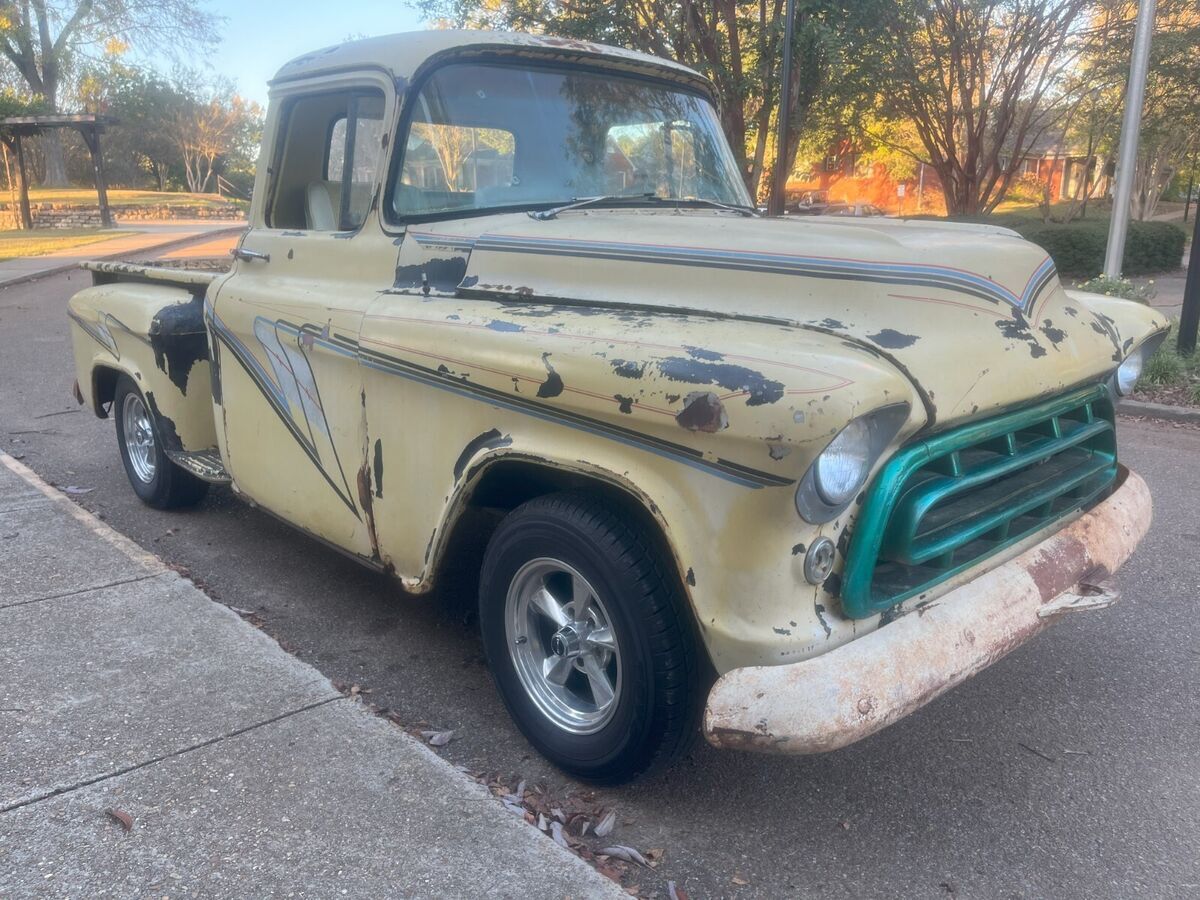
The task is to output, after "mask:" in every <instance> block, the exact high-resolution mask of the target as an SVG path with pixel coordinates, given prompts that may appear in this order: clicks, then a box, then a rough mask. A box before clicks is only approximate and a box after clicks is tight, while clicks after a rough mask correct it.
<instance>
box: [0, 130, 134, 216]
mask: <svg viewBox="0 0 1200 900" xmlns="http://www.w3.org/2000/svg"><path fill="white" fill-rule="evenodd" d="M116 121H117V120H116V119H114V118H111V117H110V116H96V115H91V114H84V115H75V116H60V115H52V116H13V117H11V118H8V119H0V141H3V142H4V145H5V146H6V147H8V149H9V150H11V151H12V153H13V155H14V156H15V157H16V158H17V191H18V194H19V195H20V203H21V227H22V228H24V229H27V230H28V229H32V228H33V214H32V213H31V212H30V211H29V176H28V174H27V173H26V171H25V149H24V147H23V146H22V143H21V141H22V139H23V138H27V137H33V136H34V135H38V134H41V133H42V132H44V131H47V130H49V129H51V128H73V129H75V130H76V131H78V132H79V135H80V137H82V138H83V142H84V143H85V144H87V148H88V152H89V153H91V155H92V171H93V172H94V173H95V176H96V195H97V196H98V197H99V199H100V223H101V225H103V226H104V227H105V228H112V224H113V220H112V211H111V210H110V209H109V207H108V184H107V182H105V180H104V157H103V156H102V155H101V153H100V133H101V132H102V131H104V129H105V127H106V126H108V125H114V124H116Z"/></svg>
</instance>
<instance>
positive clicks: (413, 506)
mask: <svg viewBox="0 0 1200 900" xmlns="http://www.w3.org/2000/svg"><path fill="white" fill-rule="evenodd" d="M419 309H420V311H422V312H424V311H425V310H430V311H434V310H436V309H437V308H436V307H434V306H433V305H432V304H430V305H424V306H422V307H419ZM443 309H444V311H445V313H447V314H448V316H447V319H448V321H449V322H451V323H453V325H452V326H451V327H450V328H449V329H443V328H441V327H430V329H429V331H428V334H429V338H428V343H425V340H426V339H425V337H424V335H425V334H426V329H425V328H424V327H421V326H415V327H414V321H413V318H412V317H406V318H405V320H404V325H405V332H404V335H403V344H404V348H403V349H404V350H405V352H406V353H407V354H411V356H410V357H408V358H412V359H416V360H421V361H422V363H423V371H422V372H421V373H420V377H421V379H422V381H423V383H424V385H425V386H424V387H423V388H421V389H420V390H417V389H416V388H415V387H413V386H412V379H411V378H408V377H406V378H404V379H402V380H401V381H399V382H393V381H391V380H388V381H385V380H384V379H383V378H382V377H380V378H378V379H376V377H375V376H374V375H372V374H369V375H368V379H369V381H368V387H369V390H368V398H371V397H375V398H380V397H382V396H384V395H383V394H381V393H379V392H381V391H391V392H392V393H391V394H390V395H388V396H389V399H388V400H387V402H386V403H383V402H380V401H379V400H371V399H369V400H368V405H369V413H368V430H369V432H370V433H371V434H372V436H373V437H372V440H374V439H375V436H377V435H383V437H382V447H383V454H384V456H385V457H386V458H388V459H390V458H391V457H392V455H394V453H395V452H396V451H394V450H391V449H390V448H391V447H393V446H397V445H396V439H397V438H398V436H399V431H400V429H403V430H405V431H407V432H409V433H411V429H412V428H413V427H415V426H417V425H418V423H420V424H421V425H426V423H427V427H428V428H429V429H430V431H429V433H430V434H431V435H432V434H436V436H437V437H436V443H437V444H438V445H439V447H440V448H441V452H440V453H439V454H438V455H439V456H440V457H441V458H442V459H441V461H440V463H439V462H437V461H435V462H434V464H433V465H432V467H431V469H430V471H432V472H433V478H431V479H430V482H431V483H429V484H422V485H414V486H413V489H412V490H410V491H408V492H406V495H405V503H404V504H403V507H402V508H396V511H395V512H391V511H389V510H388V509H387V508H388V507H390V506H391V500H390V497H389V495H388V493H387V491H386V490H385V491H384V495H383V497H382V501H383V502H382V504H380V503H377V505H376V511H377V516H380V517H382V519H383V520H384V521H383V523H382V524H380V525H379V527H380V533H381V535H386V534H394V535H400V534H404V535H408V536H409V538H408V541H404V542H401V541H386V540H383V539H381V543H386V544H387V545H388V546H386V547H384V555H385V556H388V555H389V551H390V550H393V549H394V550H396V551H397V555H394V556H392V557H391V561H392V562H394V564H395V566H396V569H397V571H398V573H399V574H401V576H402V577H403V578H404V581H405V584H406V586H407V587H408V588H409V589H412V590H417V591H422V590H427V589H428V587H429V585H430V583H431V580H432V578H433V573H434V572H435V571H437V570H438V568H439V566H440V563H441V562H442V557H443V555H444V552H445V548H446V545H447V542H448V538H449V535H450V534H451V533H452V532H453V529H454V525H455V523H456V522H457V520H458V518H459V516H461V514H462V512H463V511H464V510H465V509H466V508H467V507H468V506H469V505H470V502H471V495H472V492H473V491H474V490H475V488H476V486H477V485H478V484H479V483H480V481H481V480H483V479H484V478H485V477H486V475H487V473H488V471H489V469H490V468H491V467H492V466H494V465H497V464H500V463H503V462H504V461H514V460H520V461H522V462H524V463H527V464H529V465H536V466H541V467H544V468H545V469H546V470H547V471H548V472H550V473H553V475H554V476H556V479H557V480H556V479H548V480H550V481H552V482H554V483H560V481H561V477H560V476H564V475H565V476H569V477H570V478H574V479H578V480H586V481H601V482H604V483H606V484H609V485H612V486H614V487H615V488H617V489H620V490H621V491H623V492H624V493H625V494H627V495H629V496H630V497H633V498H635V499H636V500H637V501H638V502H639V503H640V504H641V505H642V506H643V507H644V508H645V509H646V510H648V512H649V514H650V515H651V516H652V517H653V519H654V521H655V522H656V523H657V524H658V525H659V527H660V529H661V531H662V533H663V536H664V539H665V542H666V544H667V546H668V547H669V548H670V552H671V555H672V557H673V561H674V564H675V567H676V570H677V572H678V575H679V580H680V583H681V584H682V585H683V588H684V590H685V592H686V594H687V596H688V599H689V601H690V604H691V607H692V610H693V612H694V614H695V618H696V622H697V624H698V626H699V631H700V633H701V635H702V637H703V640H704V642H705V645H706V647H707V649H708V651H709V655H710V657H711V659H712V661H713V663H714V665H715V666H716V668H717V670H718V671H726V670H728V669H730V668H735V667H737V666H741V665H751V664H754V665H765V664H770V663H778V662H789V661H796V660H799V659H804V658H807V657H809V656H812V655H815V654H817V653H820V652H823V651H824V650H826V649H830V648H832V647H834V646H837V645H838V644H840V643H843V642H845V641H848V640H851V639H852V638H853V637H854V636H855V635H856V634H860V633H862V632H863V631H864V630H869V629H870V628H872V627H873V626H874V623H873V622H872V621H871V620H859V621H850V620H845V619H842V618H841V617H840V616H838V615H837V614H836V610H837V600H836V597H835V596H833V594H831V593H827V592H826V591H825V590H824V589H823V588H822V587H819V586H815V585H812V584H809V583H808V582H807V581H806V580H805V578H804V575H803V561H804V552H805V548H806V547H807V546H809V545H811V543H812V542H813V541H814V540H815V539H816V538H817V537H818V536H820V535H826V536H829V537H830V538H831V539H832V540H833V541H834V542H835V543H837V542H838V540H839V538H840V536H841V535H842V533H843V532H844V531H845V530H846V527H847V525H848V523H849V521H850V519H851V514H850V513H849V512H848V513H847V514H846V515H842V516H840V517H838V519H837V520H835V521H833V522H829V523H826V524H824V525H820V526H814V525H811V524H809V523H807V522H805V521H804V520H803V519H802V518H801V517H800V516H799V514H798V513H797V511H796V505H795V492H796V488H797V485H798V483H799V480H800V479H801V477H802V476H803V474H804V473H805V472H806V471H807V469H808V467H809V465H810V464H811V462H812V460H813V459H814V458H815V456H816V455H817V454H818V453H819V452H820V451H821V450H822V449H824V447H825V446H826V444H827V443H828V442H829V441H830V440H831V439H832V438H833V437H834V436H835V435H836V434H837V432H838V431H839V430H840V429H841V428H842V427H843V426H844V425H845V424H846V422H848V421H849V420H850V419H851V418H854V417H855V416H858V415H862V414H864V413H866V412H869V411H871V410H872V409H875V408H878V407H880V406H884V405H890V404H895V403H907V404H909V406H910V409H911V413H910V418H909V420H908V421H907V422H906V423H905V425H904V427H903V428H902V429H901V431H900V433H899V434H897V436H896V437H895V439H894V442H893V445H892V446H891V447H889V448H888V450H887V451H885V453H884V457H886V455H887V454H888V452H890V451H891V450H892V449H894V447H895V446H898V445H899V443H900V442H902V441H904V440H905V439H907V438H908V437H910V436H911V435H912V434H913V433H914V432H915V431H916V430H918V429H919V428H920V427H921V426H922V425H923V424H924V422H925V416H924V411H923V407H922V405H921V403H920V401H919V399H918V398H917V396H916V393H915V390H914V389H913V387H912V385H911V384H910V383H909V382H908V381H907V380H906V379H905V378H904V376H902V375H901V374H900V373H899V372H898V371H897V370H896V369H894V368H893V367H892V366H891V364H890V363H888V362H887V361H886V360H883V359H882V358H880V357H879V356H878V355H876V354H874V353H872V352H871V351H869V350H867V349H864V348H862V347H859V346H857V345H854V344H852V343H850V342H846V341H843V340H841V339H840V338H837V337H833V336H829V335H824V334H817V333H813V332H810V331H807V330H802V329H796V328H781V327H779V326H775V325H765V324H763V323H744V322H737V323H734V322H727V321H725V322H723V321H720V320H713V319H701V318H697V317H692V318H686V319H681V318H680V317H677V316H672V317H670V319H669V321H667V317H662V318H659V319H657V320H655V319H654V318H653V317H649V316H646V317H641V316H639V317H636V318H635V319H634V320H633V321H632V322H631V321H628V319H629V318H630V317H621V316H618V315H611V316H609V315H600V314H597V313H595V312H591V311H588V313H576V312H572V311H569V310H567V309H565V308H558V309H555V310H554V311H553V313H552V314H551V315H552V316H553V317H552V318H551V316H545V315H543V316H541V317H538V316H535V315H534V314H533V313H534V311H535V310H536V308H525V309H523V310H521V311H520V312H516V311H514V313H515V314H510V315H511V318H510V319H499V318H496V317H493V318H490V319H484V320H482V321H480V322H473V321H471V320H469V319H467V317H466V315H464V313H466V312H467V311H468V308H467V307H462V306H460V307H457V308H454V307H443ZM439 311H440V310H439ZM522 313H526V314H527V315H522ZM539 318H540V319H541V322H539V321H538V319H539ZM623 318H624V320H623ZM546 319H550V322H547V323H546V324H545V325H543V324H542V322H545V320H546ZM526 322H528V323H529V325H528V326H525V327H522V326H523V325H524V323H526ZM460 323H465V324H460ZM509 323H512V324H509ZM535 323H536V324H535ZM667 324H669V325H670V329H669V331H668V329H667V328H666V327H665V326H666V325H667ZM439 325H440V323H439ZM431 326H432V323H431ZM455 329H461V330H459V331H455ZM535 329H536V330H535ZM577 329H578V330H577ZM444 330H445V331H452V332H453V333H454V334H455V335H456V336H455V337H454V338H452V339H451V338H448V336H447V335H446V334H445V333H444ZM668 334H669V335H670V337H667V335H668ZM373 340H374V341H375V343H376V344H379V345H382V346H387V347H389V348H391V349H389V360H385V359H384V357H383V356H382V354H380V355H379V356H378V361H377V365H378V367H379V368H377V369H376V371H382V370H383V367H384V366H385V365H386V366H389V367H394V368H395V370H396V371H397V372H400V371H401V369H402V367H403V366H404V365H407V363H406V362H405V361H404V360H403V359H401V358H400V357H399V354H398V353H396V351H397V350H399V349H400V348H399V346H398V345H399V344H400V343H401V340H400V339H399V332H398V330H397V338H396V339H392V338H383V337H375V338H373ZM674 340H678V341H679V345H677V346H671V345H670V343H671V342H672V341H674ZM385 341H386V344H385ZM451 346H452V348H453V349H452V350H451V349H447V348H449V347H451ZM546 347H550V348H552V350H551V351H547V350H546V349H545V348H546ZM781 348H783V349H782V351H781ZM391 355H395V356H396V357H397V359H396V360H394V361H390V356H391ZM435 356H436V357H440V358H441V362H440V365H441V367H442V368H443V369H444V370H445V371H441V372H439V370H438V369H436V368H434V367H433V365H431V364H430V362H429V360H430V358H431V357H435ZM450 357H452V358H450ZM689 361H694V362H695V363H697V365H695V366H690V365H689V364H688V363H689ZM438 364H439V363H438V360H437V359H434V365H438ZM430 369H432V370H433V371H429V370H430ZM435 373H439V374H440V376H441V378H440V379H438V378H437V377H435ZM405 374H406V375H407V371H406V372H405ZM442 380H444V382H445V391H446V393H443V394H441V395H440V398H439V394H438V392H436V391H431V390H429V386H430V385H431V384H432V383H439V384H440V382H441V381H442ZM722 382H724V384H722ZM546 384H549V385H550V387H549V388H546V387H544V386H545V385H546ZM742 385H745V387H742ZM739 388H741V389H739ZM476 396H479V397H483V398H485V400H486V402H484V403H478V402H469V401H471V400H474V399H475V398H476ZM697 398H701V399H697ZM626 401H629V402H626ZM714 401H715V403H714ZM699 402H704V403H705V404H706V405H705V407H704V408H703V409H702V410H697V411H696V414H695V416H692V415H690V414H689V413H688V410H689V408H690V407H689V404H696V403H699ZM376 403H378V406H376V405H375V404H376ZM385 409H386V410H387V415H388V418H387V419H383V418H382V416H383V414H384V410H385ZM701 413H703V414H704V415H701ZM401 416H402V417H403V419H404V422H403V423H402V424H401V423H400V422H399V421H398V420H399V418H400V417H401ZM704 416H708V418H705V417H704ZM381 422H382V423H383V424H380V423H381ZM393 423H395V427H396V428H397V434H396V435H394V436H393V435H391V434H390V432H389V431H388V429H389V428H390V427H392V424H393ZM703 424H707V425H709V426H710V428H701V427H696V426H699V425H703ZM452 435H457V437H451V436H452ZM881 458H883V457H881ZM442 478H449V479H450V483H449V484H446V483H445V482H444V481H440V479H442ZM424 496H427V497H429V498H430V506H431V507H432V506H436V513H434V519H435V521H433V522H431V523H430V524H429V525H426V526H425V527H426V528H427V529H429V530H427V531H426V532H425V534H426V535H428V541H425V540H421V541H420V542H419V544H415V542H414V545H413V548H412V549H413V551H416V550H417V547H418V546H419V547H420V548H421V549H423V550H424V551H425V552H424V554H423V557H422V558H418V559H411V557H410V559H411V561H409V560H405V559H404V558H402V554H403V553H404V552H405V550H404V547H403V546H402V543H408V542H409V541H411V540H412V537H413V536H415V535H414V532H415V530H416V528H417V527H418V525H417V524H416V523H415V522H414V515H415V514H416V512H417V511H418V510H420V509H421V508H422V507H423V504H422V502H421V498H422V497H424ZM434 496H436V497H437V501H440V502H435V501H433V499H432V498H433V497H434ZM430 512H431V513H433V512H434V510H433V509H430ZM401 515H402V517H403V522H401V521H400V519H401ZM401 529H403V531H401ZM839 568H840V561H839ZM830 587H831V588H832V584H831V585H830Z"/></svg>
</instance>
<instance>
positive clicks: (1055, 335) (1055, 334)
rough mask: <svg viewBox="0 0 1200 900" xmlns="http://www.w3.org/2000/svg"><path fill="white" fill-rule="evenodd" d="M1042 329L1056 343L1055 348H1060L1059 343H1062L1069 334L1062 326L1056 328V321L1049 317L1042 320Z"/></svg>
mask: <svg viewBox="0 0 1200 900" xmlns="http://www.w3.org/2000/svg"><path fill="white" fill-rule="evenodd" d="M1040 330H1041V332H1042V334H1044V335H1045V336H1046V337H1047V338H1049V340H1050V343H1052V344H1053V345H1054V347H1055V349H1057V348H1058V345H1059V344H1061V343H1062V342H1063V340H1064V339H1065V338H1066V336H1067V333H1066V332H1065V331H1063V330H1062V329H1061V328H1055V327H1054V323H1053V322H1051V321H1050V320H1049V319H1046V320H1044V321H1043V322H1042V327H1041V329H1040Z"/></svg>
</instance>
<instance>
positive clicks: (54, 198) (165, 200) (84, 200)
mask: <svg viewBox="0 0 1200 900" xmlns="http://www.w3.org/2000/svg"><path fill="white" fill-rule="evenodd" d="M2 199H7V198H2ZM29 202H30V203H70V204H78V205H81V206H96V205H98V201H97V200H96V190H95V188H32V189H31V190H30V191H29ZM234 202H236V201H233V200H230V199H229V198H227V197H220V196H218V195H217V194H185V193H181V192H178V191H163V192H159V191H125V190H110V191H109V192H108V204H109V206H114V207H117V206H158V205H162V206H224V205H225V204H227V203H234Z"/></svg>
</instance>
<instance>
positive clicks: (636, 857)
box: [600, 844, 650, 867]
mask: <svg viewBox="0 0 1200 900" xmlns="http://www.w3.org/2000/svg"><path fill="white" fill-rule="evenodd" d="M600 853H601V854H603V855H604V856H611V857H613V858H614V859H623V860H625V862H631V863H637V864H638V865H640V866H646V867H649V866H650V863H648V862H646V857H644V856H642V854H640V853H638V852H637V851H636V850H634V849H633V848H632V847H626V846H625V845H624V844H615V845H613V846H612V847H605V848H604V849H603V850H601V851H600Z"/></svg>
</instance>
